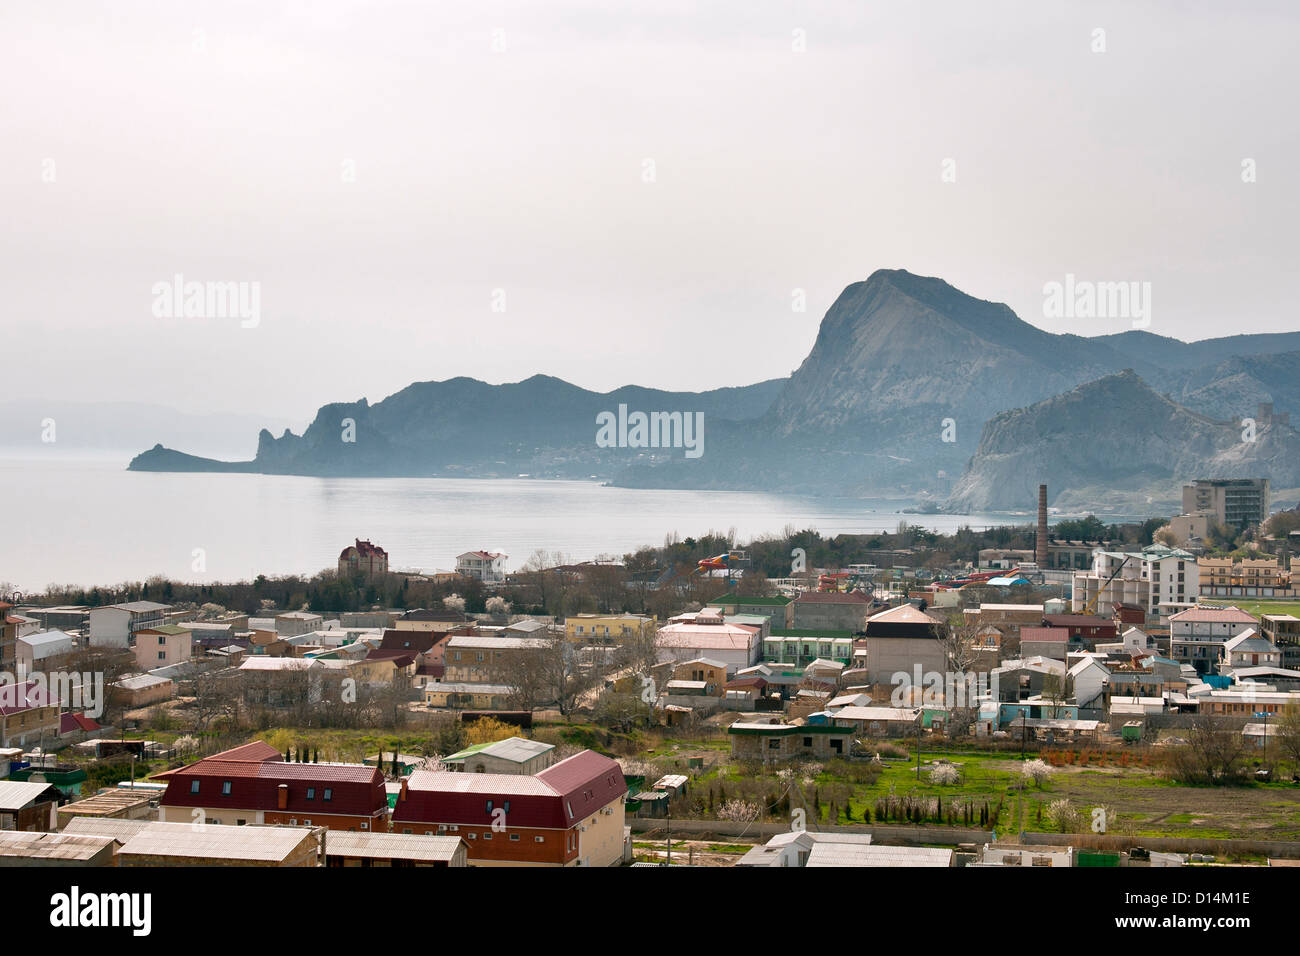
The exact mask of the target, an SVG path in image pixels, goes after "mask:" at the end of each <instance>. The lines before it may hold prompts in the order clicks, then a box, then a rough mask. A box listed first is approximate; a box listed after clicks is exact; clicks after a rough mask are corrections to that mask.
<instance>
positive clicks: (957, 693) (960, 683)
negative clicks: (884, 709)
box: [889, 664, 998, 708]
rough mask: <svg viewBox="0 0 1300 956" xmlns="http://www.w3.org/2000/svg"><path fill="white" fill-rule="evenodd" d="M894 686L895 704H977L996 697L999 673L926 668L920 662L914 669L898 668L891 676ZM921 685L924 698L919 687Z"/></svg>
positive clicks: (894, 705) (892, 700)
mask: <svg viewBox="0 0 1300 956" xmlns="http://www.w3.org/2000/svg"><path fill="white" fill-rule="evenodd" d="M889 682H890V683H891V684H893V685H894V690H893V692H892V693H891V694H890V696H889V703H890V706H892V707H904V708H906V707H916V706H923V707H975V706H978V704H979V702H980V701H984V700H996V699H997V694H998V675H997V674H993V675H992V676H990V675H989V674H986V673H983V672H978V673H976V672H972V671H922V670H921V665H920V664H916V665H915V666H914V667H913V668H912V673H910V674H909V673H908V672H907V671H896V672H894V673H893V674H891V675H890V677H889ZM918 688H919V689H920V691H921V693H920V700H919V701H918V700H917V699H916V696H917V695H916V694H915V690H916V689H918Z"/></svg>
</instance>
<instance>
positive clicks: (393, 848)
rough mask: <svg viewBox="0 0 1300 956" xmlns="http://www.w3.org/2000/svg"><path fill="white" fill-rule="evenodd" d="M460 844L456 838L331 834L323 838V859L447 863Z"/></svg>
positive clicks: (340, 832)
mask: <svg viewBox="0 0 1300 956" xmlns="http://www.w3.org/2000/svg"><path fill="white" fill-rule="evenodd" d="M461 842H462V841H461V838H460V837H458V836H428V835H416V834H404V833H360V832H357V831H349V830H331V831H330V833H329V835H328V836H327V837H326V838H325V855H326V856H327V857H331V856H355V857H371V858H373V859H380V860H427V861H430V862H437V861H444V860H445V861H450V860H451V859H453V858H454V857H455V855H456V851H457V850H458V849H460V845H461Z"/></svg>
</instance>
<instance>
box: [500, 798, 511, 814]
mask: <svg viewBox="0 0 1300 956" xmlns="http://www.w3.org/2000/svg"><path fill="white" fill-rule="evenodd" d="M501 809H502V810H504V811H505V812H506V813H509V812H510V801H509V800H507V801H506V802H505V803H503V804H501Z"/></svg>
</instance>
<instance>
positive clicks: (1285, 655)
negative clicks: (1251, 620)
mask: <svg viewBox="0 0 1300 956" xmlns="http://www.w3.org/2000/svg"><path fill="white" fill-rule="evenodd" d="M1259 632H1260V633H1261V634H1263V635H1264V636H1265V637H1266V638H1268V639H1269V640H1270V641H1272V642H1273V643H1274V644H1276V645H1277V648H1278V650H1279V651H1280V652H1281V654H1282V666H1283V667H1285V668H1288V669H1290V670H1300V618H1298V617H1295V616H1294V615H1291V614H1264V615H1261V616H1260V619H1259Z"/></svg>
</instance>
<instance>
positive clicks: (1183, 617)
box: [1169, 605, 1257, 624]
mask: <svg viewBox="0 0 1300 956" xmlns="http://www.w3.org/2000/svg"><path fill="white" fill-rule="evenodd" d="M1169 620H1171V621H1190V622H1192V623H1193V624H1255V623H1257V622H1256V620H1255V618H1254V616H1253V615H1251V614H1247V613H1246V612H1245V611H1243V610H1242V609H1241V608H1239V607H1236V606H1235V605H1234V606H1232V607H1191V608H1188V609H1187V610H1186V611H1179V612H1178V613H1177V614H1171V615H1170V616H1169Z"/></svg>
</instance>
